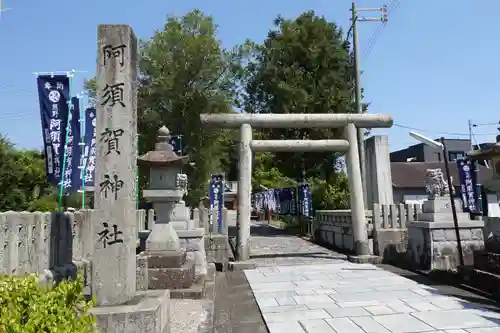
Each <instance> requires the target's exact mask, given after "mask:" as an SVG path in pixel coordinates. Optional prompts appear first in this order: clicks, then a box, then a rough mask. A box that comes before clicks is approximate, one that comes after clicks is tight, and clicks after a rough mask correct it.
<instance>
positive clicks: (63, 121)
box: [37, 75, 69, 186]
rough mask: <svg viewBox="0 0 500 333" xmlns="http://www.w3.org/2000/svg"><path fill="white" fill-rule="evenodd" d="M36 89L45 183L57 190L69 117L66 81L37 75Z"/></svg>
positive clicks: (64, 77) (60, 76) (56, 76)
mask: <svg viewBox="0 0 500 333" xmlns="http://www.w3.org/2000/svg"><path fill="white" fill-rule="evenodd" d="M37 86H38V101H39V103H40V117H41V122H42V137H43V145H44V155H45V171H46V174H47V182H48V183H50V184H53V185H56V186H59V185H60V183H61V180H62V166H63V158H64V146H65V141H66V126H67V123H68V114H69V105H68V104H69V103H68V102H69V78H68V76H66V75H40V76H38V77H37Z"/></svg>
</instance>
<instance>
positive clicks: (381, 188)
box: [365, 135, 394, 209]
mask: <svg viewBox="0 0 500 333" xmlns="http://www.w3.org/2000/svg"><path fill="white" fill-rule="evenodd" d="M365 148H366V169H367V170H366V171H367V184H366V190H367V192H368V193H367V198H368V199H367V200H368V202H367V207H368V209H372V206H373V204H374V203H378V204H383V205H392V204H393V203H394V197H393V189H392V175H391V160H390V157H389V139H388V137H387V135H374V136H372V137H370V138H368V139H367V140H366V141H365Z"/></svg>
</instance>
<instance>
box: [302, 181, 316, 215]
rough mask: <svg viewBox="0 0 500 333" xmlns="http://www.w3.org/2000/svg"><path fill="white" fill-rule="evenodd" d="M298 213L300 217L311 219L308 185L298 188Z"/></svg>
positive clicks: (309, 189)
mask: <svg viewBox="0 0 500 333" xmlns="http://www.w3.org/2000/svg"><path fill="white" fill-rule="evenodd" d="M299 213H300V215H301V216H306V217H312V216H313V215H312V198H311V188H310V187H309V184H301V185H300V186H299Z"/></svg>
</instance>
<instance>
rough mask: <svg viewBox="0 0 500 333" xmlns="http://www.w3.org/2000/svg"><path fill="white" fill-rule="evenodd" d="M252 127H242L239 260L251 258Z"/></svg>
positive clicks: (239, 182) (239, 180) (239, 185)
mask: <svg viewBox="0 0 500 333" xmlns="http://www.w3.org/2000/svg"><path fill="white" fill-rule="evenodd" d="M250 141H252V127H251V126H250V125H248V124H243V125H241V127H240V154H239V176H238V177H239V178H238V238H237V260H239V261H243V260H248V259H250V244H249V243H248V240H249V238H250V214H251V212H250V211H251V207H250V205H251V203H250V196H251V192H252V149H251V148H250Z"/></svg>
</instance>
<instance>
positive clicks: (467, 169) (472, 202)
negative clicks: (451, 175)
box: [457, 158, 482, 213]
mask: <svg viewBox="0 0 500 333" xmlns="http://www.w3.org/2000/svg"><path fill="white" fill-rule="evenodd" d="M457 168H458V178H459V180H460V192H461V193H460V194H461V197H462V203H463V209H464V211H466V212H470V213H480V212H481V211H482V208H481V207H480V206H479V205H478V193H477V187H478V186H477V172H476V168H477V166H476V161H472V160H470V159H468V158H464V159H458V160H457Z"/></svg>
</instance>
